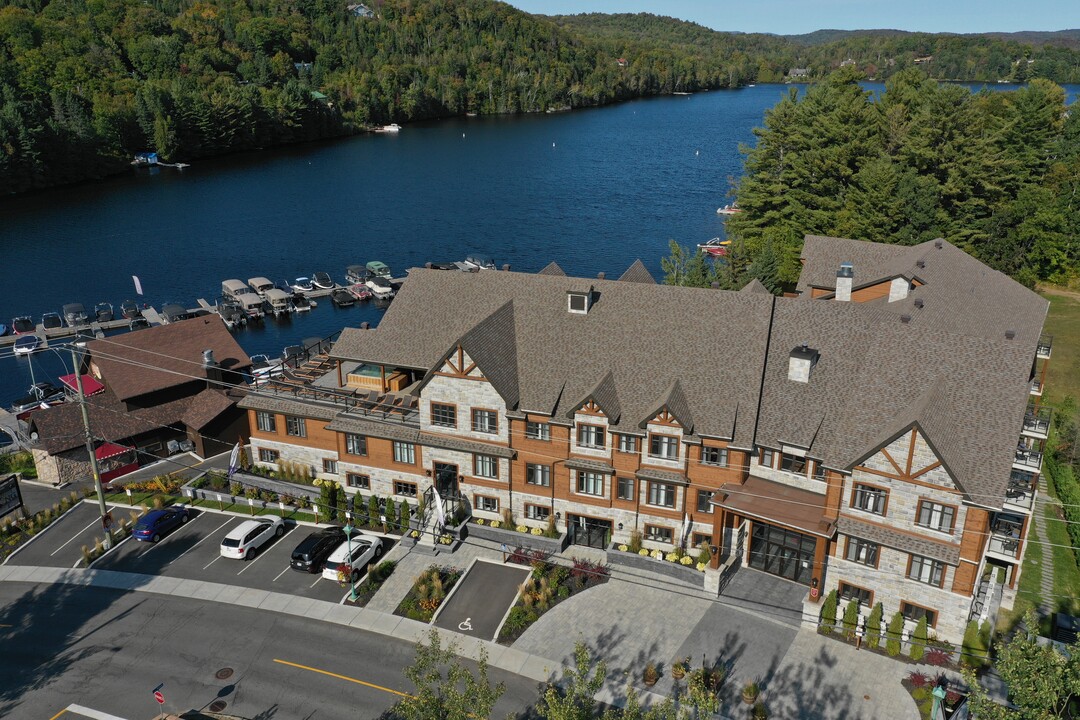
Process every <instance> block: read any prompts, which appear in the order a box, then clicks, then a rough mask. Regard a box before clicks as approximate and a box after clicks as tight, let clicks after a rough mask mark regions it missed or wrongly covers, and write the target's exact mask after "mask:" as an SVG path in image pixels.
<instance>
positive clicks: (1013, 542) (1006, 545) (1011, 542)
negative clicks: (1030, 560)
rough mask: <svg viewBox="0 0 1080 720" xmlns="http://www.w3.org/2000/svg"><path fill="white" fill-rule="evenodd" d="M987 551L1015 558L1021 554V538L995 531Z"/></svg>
mask: <svg viewBox="0 0 1080 720" xmlns="http://www.w3.org/2000/svg"><path fill="white" fill-rule="evenodd" d="M986 549H987V551H988V552H992V553H994V554H995V555H1000V556H1002V557H1007V558H1010V559H1013V560H1015V559H1016V558H1018V557H1019V556H1020V538H1015V537H1012V536H1011V535H1003V534H999V533H996V532H995V533H994V534H992V535H991V536H990V544H989V545H988V546H987V548H986Z"/></svg>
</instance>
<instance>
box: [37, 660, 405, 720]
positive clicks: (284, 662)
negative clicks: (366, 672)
mask: <svg viewBox="0 0 1080 720" xmlns="http://www.w3.org/2000/svg"><path fill="white" fill-rule="evenodd" d="M274 662H276V663H279V664H281V665H288V666H289V667H294V668H299V669H300V670H310V671H311V672H314V673H319V674H320V675H328V676H330V677H332V678H337V679H338V680H346V681H348V682H351V683H356V684H357V685H363V686H364V687H369V688H373V689H375V690H382V691H383V692H387V693H390V694H391V695H397V696H398V697H404V698H411V697H412V695H410V694H409V693H403V692H400V691H399V690H391V689H390V688H388V687H383V686H382V685H376V684H374V683H369V682H366V681H364V680H357V679H356V678H351V677H349V676H348V675H338V674H337V673H333V672H330V671H329V670H320V669H319V668H313V667H308V666H307V665H300V664H298V663H294V662H289V661H288V660H278V659H277V658H274ZM52 720H56V718H52Z"/></svg>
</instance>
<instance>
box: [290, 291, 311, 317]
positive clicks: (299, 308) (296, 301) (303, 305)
mask: <svg viewBox="0 0 1080 720" xmlns="http://www.w3.org/2000/svg"><path fill="white" fill-rule="evenodd" d="M316 304H317V303H316V302H315V301H314V300H309V299H308V296H307V295H305V294H304V293H302V292H297V293H293V296H292V306H293V310H295V311H296V312H311V308H313V307H315V306H316Z"/></svg>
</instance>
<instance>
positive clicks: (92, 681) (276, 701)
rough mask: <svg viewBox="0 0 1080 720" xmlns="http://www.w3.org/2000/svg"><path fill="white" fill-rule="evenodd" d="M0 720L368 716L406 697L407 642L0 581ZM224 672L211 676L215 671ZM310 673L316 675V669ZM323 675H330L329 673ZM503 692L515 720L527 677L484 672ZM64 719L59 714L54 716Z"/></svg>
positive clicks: (279, 618)
mask: <svg viewBox="0 0 1080 720" xmlns="http://www.w3.org/2000/svg"><path fill="white" fill-rule="evenodd" d="M0 608H2V609H0V646H2V647H3V648H4V652H3V653H0V677H3V678H4V680H3V682H2V683H0V717H4V718H5V719H7V720H48V718H52V717H53V716H54V715H56V714H57V713H59V712H60V711H61V710H63V709H64V708H66V707H68V706H69V705H70V704H72V703H77V704H79V705H82V706H84V707H89V708H92V709H94V710H97V711H99V712H105V713H110V714H112V715H115V716H118V717H119V718H125V719H126V720H140V719H142V718H147V717H150V716H151V715H152V714H153V713H154V712H155V710H156V704H155V703H154V701H153V699H152V697H151V691H152V690H153V688H154V687H155V686H157V685H158V684H159V683H165V687H164V689H163V692H164V694H165V697H166V700H167V702H166V705H165V709H166V710H169V711H172V712H183V711H188V710H193V709H206V707H207V706H208V705H209V703H211V702H212V701H214V700H217V699H221V700H224V701H225V702H226V703H227V707H226V710H225V712H227V713H230V714H235V715H238V716H240V717H245V718H255V717H258V718H262V719H265V720H269V719H271V718H274V719H279V720H284V719H286V718H288V719H292V718H309V719H311V720H318V719H320V718H323V719H326V720H331V719H333V720H337V719H342V720H344V719H347V718H376V717H378V716H379V715H380V714H381V713H382V712H383V711H385V710H386V709H387V708H389V707H390V706H391V705H392V704H393V703H394V702H395V701H396V700H397V699H398V698H399V696H398V695H396V694H394V693H395V692H397V693H400V692H408V691H410V690H411V689H412V688H411V687H409V684H408V681H407V680H406V679H405V678H404V675H403V674H402V669H403V668H404V667H405V666H407V665H408V664H410V663H411V662H412V659H413V646H412V644H410V643H408V642H404V641H401V640H397V639H394V638H390V637H386V636H382V635H374V634H371V633H367V632H364V631H361V630H355V629H352V628H347V627H342V626H340V625H334V624H329V623H322V622H317V621H312V620H307V619H304V618H300V617H294V616H288V615H282V614H278V613H270V612H266V611H259V610H252V609H249V608H245V607H241V606H235V605H225V604H209V605H208V604H207V603H205V602H201V601H198V600H191V599H187V598H176V597H169V596H164V595H150V594H144V593H129V592H123V591H115V590H106V589H102V588H93V587H81V586H77V585H64V584H55V585H33V584H28V583H21V582H5V583H0ZM222 668H232V669H233V674H232V676H231V677H229V678H227V679H224V680H218V679H216V677H215V673H216V671H217V670H219V669H222ZM320 671H321V672H320ZM328 673H332V674H328ZM491 675H492V681H493V682H498V681H501V682H505V683H506V687H507V691H506V694H505V695H504V696H503V698H502V699H501V700H500V702H499V705H498V707H497V709H496V711H495V712H494V713H493V714H492V716H493V717H499V718H502V717H506V716H507V714H508V713H509V714H513V715H518V714H520V713H523V712H524V711H526V710H527V708H528V707H529V706H530V705H532V704H533V703H534V702H535V700H536V698H537V692H538V687H537V686H536V684H535V683H534V682H533V681H530V680H527V679H525V678H522V677H520V676H517V675H513V674H510V673H507V672H505V671H501V670H492V671H491ZM68 717H71V718H72V719H73V720H74V717H75V716H72V715H67V716H65V720H67V718H68Z"/></svg>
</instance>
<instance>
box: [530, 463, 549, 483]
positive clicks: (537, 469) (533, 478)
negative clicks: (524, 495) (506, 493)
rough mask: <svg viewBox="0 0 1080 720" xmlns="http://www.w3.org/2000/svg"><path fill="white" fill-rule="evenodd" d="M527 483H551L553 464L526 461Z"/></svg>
mask: <svg viewBox="0 0 1080 720" xmlns="http://www.w3.org/2000/svg"><path fill="white" fill-rule="evenodd" d="M525 483H526V484H528V485H542V486H544V487H548V486H550V485H551V466H550V465H541V464H539V463H525Z"/></svg>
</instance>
